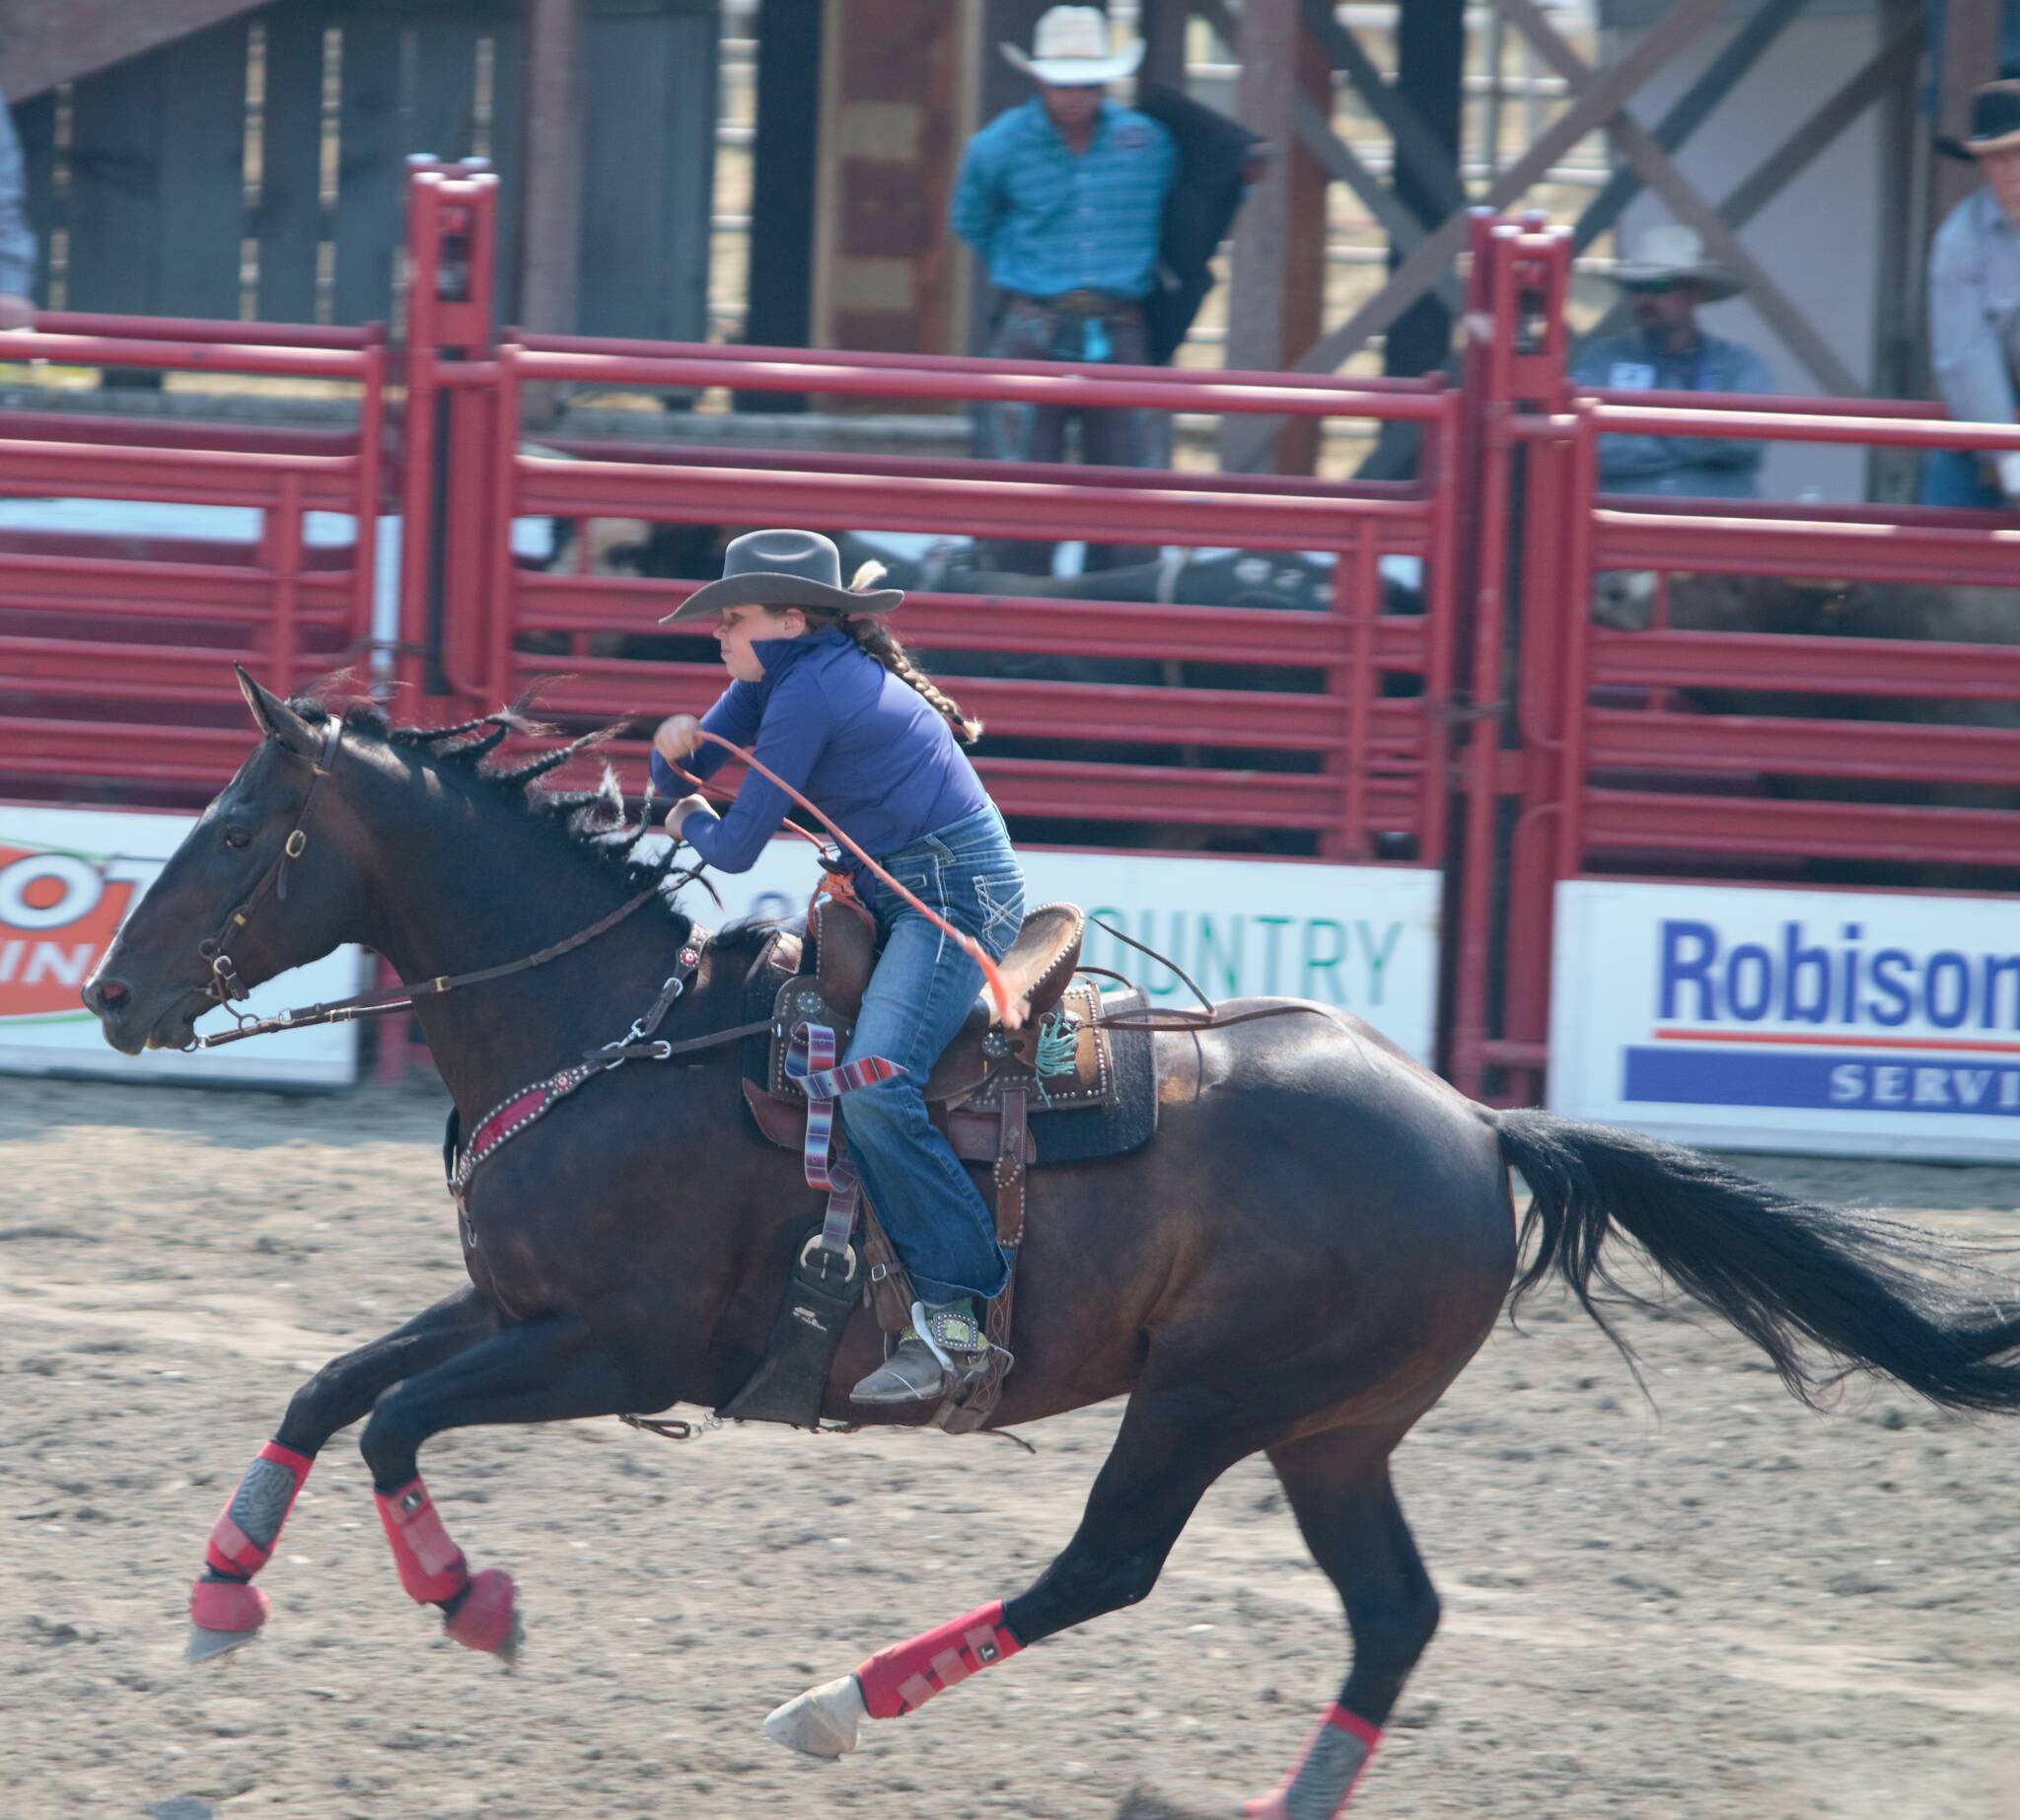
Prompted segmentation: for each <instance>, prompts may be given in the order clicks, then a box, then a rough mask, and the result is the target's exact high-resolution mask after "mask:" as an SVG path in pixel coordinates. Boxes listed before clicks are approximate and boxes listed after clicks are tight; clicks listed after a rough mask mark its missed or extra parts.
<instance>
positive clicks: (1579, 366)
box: [1571, 336, 1691, 490]
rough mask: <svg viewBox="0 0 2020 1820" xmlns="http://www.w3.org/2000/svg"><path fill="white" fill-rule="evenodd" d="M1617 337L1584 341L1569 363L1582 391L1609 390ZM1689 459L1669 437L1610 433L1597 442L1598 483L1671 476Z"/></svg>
mask: <svg viewBox="0 0 2020 1820" xmlns="http://www.w3.org/2000/svg"><path fill="white" fill-rule="evenodd" d="M1618 340H1619V337H1617V336H1609V337H1607V338H1606V339H1604V340H1599V341H1588V342H1587V343H1586V344H1585V346H1584V347H1582V348H1581V349H1579V351H1578V353H1577V354H1576V355H1575V356H1574V357H1573V359H1572V361H1571V379H1572V383H1573V384H1574V385H1575V386H1576V387H1577V388H1578V389H1579V390H1580V391H1582V392H1600V391H1606V390H1610V389H1612V376H1611V368H1612V366H1613V364H1614V355H1615V353H1616V351H1617V344H1618ZM1690 459H1691V457H1690V456H1689V455H1688V454H1687V453H1685V452H1684V451H1683V450H1682V449H1680V448H1679V446H1678V443H1677V440H1676V439H1675V438H1673V437H1669V436H1622V435H1620V434H1618V433H1610V434H1608V435H1605V436H1602V437H1601V438H1600V439H1599V483H1600V486H1601V488H1602V490H1603V489H1604V488H1605V486H1606V484H1607V482H1608V481H1609V480H1614V481H1620V480H1628V481H1631V480H1642V479H1647V478H1648V477H1649V476H1651V475H1653V474H1659V473H1675V472H1676V470H1677V469H1679V468H1681V467H1682V466H1683V465H1684V464H1685V463H1686V462H1688V461H1689V460H1690Z"/></svg>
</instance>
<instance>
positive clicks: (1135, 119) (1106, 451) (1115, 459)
mask: <svg viewBox="0 0 2020 1820" xmlns="http://www.w3.org/2000/svg"><path fill="white" fill-rule="evenodd" d="M1001 49H1002V52H1003V55H1004V56H1005V57H1006V58H1008V59H1009V61H1010V62H1011V63H1012V64H1014V65H1015V66H1016V67H1017V68H1018V69H1020V70H1022V71H1024V72H1025V74H1026V75H1028V76H1030V77H1031V78H1032V80H1033V81H1034V82H1036V83H1037V84H1038V93H1037V94H1036V95H1035V96H1033V97H1032V98H1031V100H1029V101H1027V102H1025V103H1024V104H1023V105H1022V106H1020V107H1016V108H1012V109H1009V111H1007V112H1005V113H1001V114H998V115H997V116H996V118H995V119H993V120H991V121H990V122H989V123H988V124H987V125H986V126H984V127H983V128H982V129H981V131H980V132H978V133H976V134H975V136H974V138H973V139H972V140H970V141H969V145H968V150H967V152H966V153H965V154H964V155H963V157H962V161H961V174H960V177H959V178H958V180H957V181H956V183H955V189H954V204H953V223H954V231H955V232H956V233H957V234H959V235H960V236H961V238H962V239H963V240H965V241H967V242H968V243H969V245H970V246H972V247H973V248H974V250H975V252H976V253H977V254H978V255H980V257H981V259H982V261H983V263H984V264H985V265H986V266H987V268H988V274H989V281H990V283H991V284H993V285H994V286H995V287H996V293H997V295H996V302H995V308H994V310H993V312H992V317H991V334H990V340H989V347H988V351H989V353H991V354H992V355H996V356H998V357H1001V358H1004V359H1011V360H1087V361H1112V362H1115V363H1118V364H1119V365H1123V366H1139V365H1143V364H1145V362H1146V360H1147V353H1146V348H1145V339H1144V315H1143V305H1144V300H1145V298H1147V297H1148V296H1149V295H1150V293H1151V292H1152V290H1153V289H1154V288H1155V287H1156V285H1157V281H1158V271H1157V255H1158V240H1159V236H1160V233H1161V230H1162V226H1163V220H1164V205H1165V198H1166V194H1167V192H1168V191H1169V190H1170V188H1171V184H1172V178H1173V173H1174V171H1175V169H1176V166H1177V154H1176V152H1175V151H1174V148H1173V145H1172V140H1171V135H1170V134H1169V133H1167V132H1166V131H1165V129H1164V128H1163V127H1162V126H1161V125H1159V124H1158V122H1157V121H1155V120H1153V119H1151V118H1150V116H1149V115H1148V114H1144V113H1139V112H1137V111H1136V110H1135V109H1133V108H1123V107H1120V106H1118V104H1117V103H1115V102H1112V101H1110V100H1109V99H1108V97H1107V95H1106V93H1105V91H1106V89H1107V87H1108V85H1109V84H1110V83H1112V82H1118V81H1119V80H1121V79H1122V78H1123V77H1125V76H1128V75H1131V74H1133V73H1134V71H1135V69H1136V66H1137V64H1139V63H1140V62H1141V61H1142V60H1143V45H1142V43H1141V42H1140V41H1138V42H1136V43H1132V44H1131V45H1130V46H1129V47H1128V48H1127V49H1126V50H1124V51H1120V52H1118V51H1116V50H1114V49H1113V48H1112V46H1111V43H1110V38H1109V22H1108V16H1107V15H1106V14H1105V13H1103V12H1102V10H1101V9H1100V8H1099V7H1093V6H1055V7H1053V8H1052V9H1051V10H1050V11H1049V12H1047V13H1046V14H1045V15H1044V17H1043V18H1041V19H1040V20H1039V22H1038V30H1037V33H1036V35H1035V36H1034V38H1033V46H1032V49H1031V51H1030V52H1029V53H1027V52H1025V51H1024V50H1023V49H1022V48H1021V47H1019V46H1018V45H1016V44H1004V45H1002V46H1001ZM1075 416H1077V417H1078V419H1079V428H1080V454H1081V458H1082V459H1083V460H1085V461H1089V462H1098V463H1103V464H1107V465H1112V466H1119V467H1140V466H1142V465H1143V463H1144V461H1145V459H1146V448H1145V438H1144V427H1143V424H1142V420H1141V413H1140V412H1137V411H1134V410H1128V409H1119V410H1075V409H1071V408H1068V407H1064V406H1060V405H1050V404H1042V405H1038V406H1035V407H1031V408H1029V409H1018V408H1010V409H1003V410H998V411H996V412H993V413H991V416H990V419H989V420H988V422H987V424H986V429H987V433H986V434H985V435H984V436H983V437H982V439H981V440H982V443H983V447H982V449H981V453H983V454H985V455H996V456H1001V457H1007V458H1009V459H1011V460H1017V461H1027V462H1056V461H1059V460H1061V459H1063V457H1064V455H1065V440H1066V424H1067V420H1068V418H1069V417H1075ZM1039 548H1040V549H1041V550H1043V551H1045V553H1046V557H1047V560H1046V561H1045V563H1044V566H1045V567H1046V568H1047V569H1048V568H1049V567H1050V563H1049V560H1048V556H1049V550H1048V546H1039ZM1033 553H1034V552H1032V551H1019V552H1018V554H1019V555H1020V556H1023V557H1025V558H1027V559H1026V560H1023V561H1010V560H1004V561H1003V562H1002V566H1004V567H1027V568H1028V567H1029V566H1030V561H1029V558H1030V557H1031V555H1032V554H1033Z"/></svg>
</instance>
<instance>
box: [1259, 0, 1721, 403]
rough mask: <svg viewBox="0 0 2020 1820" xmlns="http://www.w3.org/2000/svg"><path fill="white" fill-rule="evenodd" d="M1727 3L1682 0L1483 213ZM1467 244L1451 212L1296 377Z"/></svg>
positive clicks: (1399, 304) (1524, 160) (1503, 180)
mask: <svg viewBox="0 0 2020 1820" xmlns="http://www.w3.org/2000/svg"><path fill="white" fill-rule="evenodd" d="M1725 4H1726V0H1682V3H1681V4H1680V5H1678V6H1677V7H1676V8H1675V9H1674V10H1673V11H1671V12H1670V13H1668V14H1666V15H1665V16H1664V18H1663V20H1662V23H1661V24H1660V25H1658V26H1657V27H1656V28H1655V29H1654V30H1653V31H1652V32H1650V33H1649V34H1648V36H1646V37H1644V38H1643V39H1642V40H1641V41H1640V43H1638V44H1637V45H1635V46H1634V48H1633V49H1632V50H1631V51H1630V52H1628V54H1627V55H1626V56H1625V57H1623V59H1622V60H1621V61H1620V62H1619V63H1617V64H1615V65H1614V66H1613V67H1612V68H1611V69H1609V70H1608V71H1606V73H1605V74H1604V75H1603V76H1601V77H1600V79H1599V80H1598V81H1597V82H1595V83H1594V84H1593V85H1592V87H1591V88H1589V89H1587V90H1586V91H1585V93H1584V94H1582V95H1580V96H1579V97H1578V98H1577V99H1576V100H1575V101H1573V102H1572V104H1571V105H1570V107H1568V108H1566V109H1564V111H1563V112H1562V113H1560V114H1559V115H1558V116H1557V117H1556V119H1554V120H1553V121H1551V124H1550V125H1549V126H1548V127H1547V128H1545V130H1544V131H1543V132H1542V133H1541V134H1540V135H1539V136H1538V138H1537V140H1536V142H1535V143H1534V144H1533V145H1531V146H1530V148H1529V150H1528V151H1526V152H1525V153H1523V155H1522V156H1521V157H1520V158H1518V159H1517V160H1516V161H1515V162H1514V163H1513V164H1512V165H1510V166H1509V167H1508V169H1507V170H1506V171H1504V172H1503V173H1502V174H1501V176H1500V178H1499V179H1498V180H1497V181H1496V182H1494V184H1493V185H1492V187H1491V188H1489V189H1488V191H1487V193H1486V194H1485V195H1484V196H1483V197H1481V198H1480V200H1481V202H1482V203H1483V204H1484V206H1486V207H1488V208H1506V207H1507V206H1508V204H1509V203H1511V202H1514V201H1516V200H1518V199H1519V198H1520V197H1521V196H1522V195H1523V194H1525V193H1526V192H1527V190H1528V189H1529V187H1530V185H1531V184H1532V183H1534V182H1537V181H1538V180H1539V179H1540V178H1542V177H1543V176H1544V175H1545V174H1546V173H1548V172H1549V170H1550V168H1551V166H1552V165H1553V164H1555V163H1556V162H1557V160H1558V159H1559V158H1560V157H1562V156H1563V154H1564V153H1565V152H1567V151H1568V150H1570V148H1571V147H1572V146H1574V145H1576V144H1577V143H1578V141H1579V140H1580V139H1582V138H1584V137H1585V135H1586V134H1587V133H1589V132H1591V131H1593V130H1594V129H1595V128H1596V127H1598V126H1600V125H1601V124H1602V123H1604V121H1605V120H1606V119H1607V117H1608V116H1609V115H1610V114H1612V113H1614V112H1615V111H1616V110H1617V109H1619V108H1620V107H1621V105H1622V104H1623V102H1624V101H1625V100H1626V99H1627V97H1628V96H1630V95H1631V94H1633V93H1634V91H1635V90H1636V89H1638V88H1639V87H1640V86H1641V85H1642V84H1643V83H1644V82H1646V81H1647V80H1648V78H1649V77H1650V76H1651V75H1653V74H1654V73H1655V71H1656V70H1658V69H1659V68H1661V66H1662V65H1663V64H1664V63H1666V62H1668V61H1669V59H1670V58H1671V57H1673V56H1675V55H1676V54H1677V52H1678V51H1680V50H1681V49H1682V48H1683V47H1684V46H1685V45H1686V44H1688V43H1689V42H1690V41H1691V39H1692V38H1694V37H1695V36H1697V35H1698V33H1700V32H1702V31H1703V30H1704V29H1705V28H1706V27H1707V26H1709V25H1710V24H1711V22H1712V21H1713V20H1715V19H1716V18H1717V17H1718V16H1719V14H1720V13H1721V12H1723V11H1724V10H1725ZM1465 244H1466V215H1465V213H1464V212H1460V213H1456V214H1453V215H1449V216H1447V217H1446V219H1445V220H1444V221H1443V222H1441V223H1440V224H1439V225H1438V227H1437V229H1436V230H1435V231H1434V232H1433V233H1431V234H1428V235H1426V236H1425V237H1424V239H1423V241H1422V243H1421V244H1420V245H1419V246H1418V247H1417V249H1416V251H1415V252H1414V253H1412V254H1411V255H1409V257H1408V258H1407V259H1405V260H1404V262H1403V263H1402V264H1401V265H1400V266H1398V267H1397V269H1396V274H1395V276H1394V277H1392V278H1391V279H1390V280H1389V282H1388V283H1387V284H1385V285H1384V286H1383V287H1382V289H1381V290H1380V291H1378V292H1377V293H1376V294H1375V295H1374V296H1373V297H1371V298H1369V299H1368V301H1367V302H1366V303H1364V304H1362V305H1361V307H1360V308H1359V309H1358V310H1356V311H1355V312H1354V313H1353V315H1352V316H1350V317H1349V318H1348V319H1347V320H1346V321H1345V322H1344V323H1342V324H1341V325H1340V326H1339V327H1338V328H1335V329H1334V330H1333V332H1332V333H1331V334H1329V335H1327V336H1326V338H1325V339H1324V340H1323V341H1321V342H1319V343H1318V345H1317V346H1315V347H1313V348H1310V349H1309V350H1307V352H1306V353H1305V354H1304V355H1303V357H1302V358H1300V359H1299V361H1298V363H1297V367H1296V370H1297V371H1298V372H1301V373H1331V372H1333V371H1334V370H1335V368H1336V367H1337V366H1338V365H1339V363H1340V362H1341V361H1342V360H1344V359H1345V358H1346V357H1347V355H1349V354H1351V353H1352V352H1353V351H1354V349H1355V348H1357V347H1359V346H1360V345H1361V343H1362V342H1364V341H1366V340H1367V339H1368V337H1369V336H1370V335H1376V334H1380V333H1381V332H1382V330H1383V329H1385V328H1388V327H1389V325H1390V324H1391V323H1393V322H1394V321H1395V320H1396V319H1397V318H1398V317H1399V316H1401V315H1402V314H1403V312H1404V311H1405V310H1407V308H1408V307H1409V306H1410V304H1411V303H1412V302H1413V301H1414V300H1415V299H1416V298H1417V297H1419V296H1421V295H1422V293H1423V292H1424V290H1425V289H1426V288H1427V287H1428V286H1430V285H1431V284H1433V283H1435V282H1436V280H1437V277H1438V273H1439V272H1440V271H1441V270H1442V269H1443V268H1444V266H1445V265H1446V264H1447V263H1448V262H1449V261H1450V260H1451V259H1453V258H1454V257H1456V256H1457V255H1458V253H1459V250H1460V248H1461V247H1463V246H1464V245H1465Z"/></svg>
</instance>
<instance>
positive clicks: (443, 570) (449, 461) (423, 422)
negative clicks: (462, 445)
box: [395, 160, 498, 693]
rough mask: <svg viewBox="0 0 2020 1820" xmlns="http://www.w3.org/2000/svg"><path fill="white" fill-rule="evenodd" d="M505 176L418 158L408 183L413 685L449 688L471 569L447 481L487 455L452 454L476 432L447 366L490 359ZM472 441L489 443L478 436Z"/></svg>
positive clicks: (404, 631)
mask: <svg viewBox="0 0 2020 1820" xmlns="http://www.w3.org/2000/svg"><path fill="white" fill-rule="evenodd" d="M497 206H498V180H497V178H496V177H495V176H493V175H492V174H491V173H490V172H489V171H488V170H486V169H483V168H481V167H480V166H478V165H474V164H472V165H469V166H462V165H440V164H436V163H433V162H432V161H421V160H417V161H415V163H414V164H413V166H412V168H411V171H410V175H409V176H408V179H407V217H406V337H405V338H406V361H405V372H406V416H405V424H404V436H403V439H402V442H403V453H404V458H405V469H404V473H403V476H402V481H401V487H400V497H401V523H400V548H399V651H398V659H397V664H396V669H395V674H396V675H397V678H398V680H399V681H400V683H402V684H404V685H406V686H408V687H410V688H412V689H413V690H414V691H415V692H417V693H421V692H431V691H433V692H440V687H441V677H440V662H441V653H442V649H443V644H444V641H445V638H446V634H447V622H448V620H449V619H450V618H451V611H450V609H451V601H452V598H453V597H454V594H455V592H456V591H457V589H458V588H459V587H460V586H461V584H462V582H463V581H464V579H465V577H466V576H467V574H468V570H467V568H465V566H464V565H461V564H459V565H457V571H458V572H457V573H455V574H451V573H450V571H449V566H448V564H447V563H446V556H447V553H448V552H447V551H445V550H444V549H443V548H442V541H443V538H444V535H445V524H444V522H443V521H444V520H445V519H446V520H448V521H449V522H450V523H454V522H456V521H457V520H458V518H459V516H460V515H459V514H456V513H453V512H451V511H449V509H448V507H449V504H450V500H449V497H448V493H447V489H448V488H453V487H455V486H456V485H457V481H458V476H460V475H461V474H463V473H468V472H469V471H470V470H472V469H474V470H476V471H477V473H479V474H480V473H481V471H482V463H481V462H479V461H476V460H474V459H472V460H469V461H458V460H456V459H454V454H455V446H456V444H457V442H458V441H459V440H460V439H459V438H458V436H457V435H456V432H457V431H459V430H470V431H476V430H479V429H480V428H481V426H480V425H479V424H478V423H476V422H475V421H474V419H475V417H476V416H477V415H479V414H480V413H482V411H483V406H482V404H481V402H480V401H477V400H475V397H474V395H473V394H469V393H465V394H462V395H461V396H458V397H456V398H455V399H454V401H453V402H452V401H451V395H450V393H449V391H448V386H447V383H446V381H445V375H444V368H445V367H447V366H449V365H454V364H463V363H467V362H469V361H472V360H478V359H482V358H484V357H486V356H488V355H489V354H490V352H491V348H492V334H493V311H492V286H493V272H494V270H495V267H496V262H497ZM467 446H469V448H470V449H472V450H475V449H477V448H480V447H481V446H482V445H481V442H480V441H478V440H476V439H475V437H472V438H471V440H470V441H469V443H468V445H467Z"/></svg>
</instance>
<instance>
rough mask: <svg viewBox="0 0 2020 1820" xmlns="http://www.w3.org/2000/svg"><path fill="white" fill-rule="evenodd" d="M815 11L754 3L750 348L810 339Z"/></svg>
mask: <svg viewBox="0 0 2020 1820" xmlns="http://www.w3.org/2000/svg"><path fill="white" fill-rule="evenodd" d="M825 5H826V0H759V5H758V8H757V144H756V147H755V149H754V151H753V155H752V160H751V265H750V271H751V276H750V279H749V282H748V284H747V287H746V288H747V291H748V294H749V297H750V305H749V308H748V309H747V311H746V312H745V317H744V339H745V340H746V341H748V342H751V343H752V344H753V345H754V346H757V347H803V346H806V345H808V344H810V343H811V341H812V339H813V327H814V317H813V300H814V217H815V210H814V198H815V195H816V193H817V191H818V188H819V178H818V172H819V154H820V148H821V40H822V33H823V19H822V13H823V10H824V8H825ZM735 404H736V408H737V409H738V410H748V411H767V410H769V411H777V410H805V409H806V407H807V399H806V395H805V394H804V393H791V392H739V393H737V394H736V395H735Z"/></svg>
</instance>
